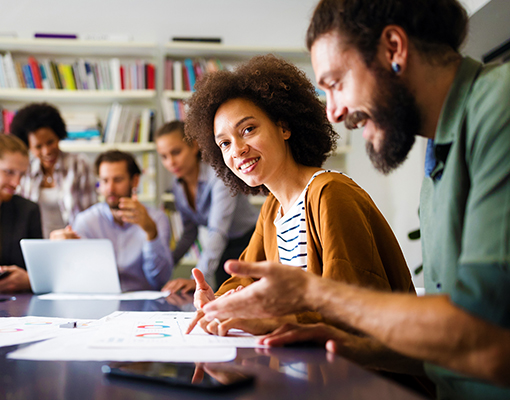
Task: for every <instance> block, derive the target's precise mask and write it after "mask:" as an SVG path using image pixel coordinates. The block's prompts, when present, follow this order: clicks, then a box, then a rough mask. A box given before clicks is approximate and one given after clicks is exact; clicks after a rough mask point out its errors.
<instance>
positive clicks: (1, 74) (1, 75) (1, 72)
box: [0, 54, 9, 89]
mask: <svg viewBox="0 0 510 400" xmlns="http://www.w3.org/2000/svg"><path fill="white" fill-rule="evenodd" d="M0 87H1V88H2V89H5V88H8V87H9V84H8V82H7V74H6V73H5V68H4V58H3V56H2V55H1V54H0Z"/></svg>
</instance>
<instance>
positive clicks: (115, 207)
mask: <svg viewBox="0 0 510 400" xmlns="http://www.w3.org/2000/svg"><path fill="white" fill-rule="evenodd" d="M132 190H133V189H132V188H131V187H130V188H129V192H127V193H126V194H125V195H121V196H118V197H119V199H118V200H117V201H115V202H113V203H112V202H109V201H108V197H107V199H106V204H108V206H109V207H110V210H118V209H119V204H120V198H121V197H131V193H132Z"/></svg>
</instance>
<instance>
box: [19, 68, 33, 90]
mask: <svg viewBox="0 0 510 400" xmlns="http://www.w3.org/2000/svg"><path fill="white" fill-rule="evenodd" d="M21 68H22V70H23V79H24V80H25V87H26V88H27V89H35V83H34V77H33V76H32V69H31V68H30V65H28V64H25V65H23V66H22V67H21Z"/></svg>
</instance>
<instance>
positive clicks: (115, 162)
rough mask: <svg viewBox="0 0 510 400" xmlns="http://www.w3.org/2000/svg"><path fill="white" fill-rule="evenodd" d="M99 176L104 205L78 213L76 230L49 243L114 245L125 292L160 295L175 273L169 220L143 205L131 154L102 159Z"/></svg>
mask: <svg viewBox="0 0 510 400" xmlns="http://www.w3.org/2000/svg"><path fill="white" fill-rule="evenodd" d="M95 170H96V174H97V175H98V177H99V191H100V194H101V195H102V196H104V202H101V203H97V204H95V205H94V206H92V207H90V208H89V209H87V210H85V211H83V212H81V213H79V214H78V215H77V216H76V219H75V221H74V223H73V225H72V227H71V226H67V227H66V228H65V229H59V230H56V231H53V232H52V233H51V236H50V238H51V239H78V238H87V239H110V240H111V241H112V243H113V248H114V250H115V257H116V259H117V267H118V269H119V278H120V284H121V287H122V290H123V291H131V290H147V289H151V290H159V289H161V287H162V286H163V285H164V284H165V283H166V282H167V281H168V279H170V275H171V272H172V268H173V262H172V256H171V254H170V248H169V245H168V243H169V241H170V224H169V222H168V218H167V217H166V215H165V214H164V213H163V211H161V210H156V209H154V208H151V207H146V206H144V205H143V204H142V203H140V201H138V196H137V195H136V188H137V186H138V182H139V180H140V174H141V171H140V168H139V167H138V165H137V163H136V161H135V159H134V157H133V156H132V155H131V154H129V153H124V152H121V151H118V150H111V151H107V152H105V153H102V154H100V155H99V156H98V157H97V159H96V161H95Z"/></svg>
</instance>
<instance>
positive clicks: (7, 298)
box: [0, 296, 16, 303]
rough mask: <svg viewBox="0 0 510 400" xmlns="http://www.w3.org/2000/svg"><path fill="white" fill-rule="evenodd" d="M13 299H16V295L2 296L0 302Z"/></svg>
mask: <svg viewBox="0 0 510 400" xmlns="http://www.w3.org/2000/svg"><path fill="white" fill-rule="evenodd" d="M11 300H16V297H14V296H11V297H2V298H0V303H2V302H4V301H11Z"/></svg>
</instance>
